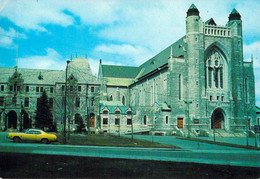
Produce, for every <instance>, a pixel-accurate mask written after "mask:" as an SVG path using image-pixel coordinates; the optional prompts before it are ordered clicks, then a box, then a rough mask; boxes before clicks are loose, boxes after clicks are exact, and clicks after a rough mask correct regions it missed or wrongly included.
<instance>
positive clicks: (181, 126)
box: [178, 118, 183, 128]
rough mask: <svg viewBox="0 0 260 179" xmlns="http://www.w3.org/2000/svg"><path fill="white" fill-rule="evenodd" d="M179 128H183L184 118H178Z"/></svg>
mask: <svg viewBox="0 0 260 179" xmlns="http://www.w3.org/2000/svg"><path fill="white" fill-rule="evenodd" d="M178 128H183V118H178Z"/></svg>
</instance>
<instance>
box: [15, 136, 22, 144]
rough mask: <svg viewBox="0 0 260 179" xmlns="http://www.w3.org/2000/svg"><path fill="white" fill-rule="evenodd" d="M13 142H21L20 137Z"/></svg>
mask: <svg viewBox="0 0 260 179" xmlns="http://www.w3.org/2000/svg"><path fill="white" fill-rule="evenodd" d="M13 140H14V142H15V143H18V142H20V141H21V139H20V137H14V138H13Z"/></svg>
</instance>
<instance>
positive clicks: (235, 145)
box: [177, 137, 260, 150]
mask: <svg viewBox="0 0 260 179" xmlns="http://www.w3.org/2000/svg"><path fill="white" fill-rule="evenodd" d="M177 139H182V140H191V141H197V142H203V143H208V144H216V145H223V146H228V147H236V148H243V149H251V150H260V148H259V147H255V146H251V145H249V146H245V145H239V144H231V143H226V142H217V141H216V142H214V141H210V140H205V139H197V138H187V137H177Z"/></svg>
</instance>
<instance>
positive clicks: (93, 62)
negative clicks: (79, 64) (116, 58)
mask: <svg viewBox="0 0 260 179" xmlns="http://www.w3.org/2000/svg"><path fill="white" fill-rule="evenodd" d="M88 62H89V65H90V68H91V70H92V72H93V75H96V76H97V75H98V70H99V63H100V60H96V59H93V58H88ZM103 62H104V64H106V65H123V64H122V63H115V62H113V61H102V63H103Z"/></svg>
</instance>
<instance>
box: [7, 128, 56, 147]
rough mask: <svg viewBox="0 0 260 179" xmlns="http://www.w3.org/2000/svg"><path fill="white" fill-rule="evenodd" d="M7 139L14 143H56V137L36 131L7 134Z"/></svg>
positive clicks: (29, 130)
mask: <svg viewBox="0 0 260 179" xmlns="http://www.w3.org/2000/svg"><path fill="white" fill-rule="evenodd" d="M8 138H9V139H12V140H13V141H14V142H16V143H17V142H21V141H36V142H41V143H43V144H48V143H51V142H54V141H57V136H56V135H54V134H48V133H46V132H44V131H42V130H38V129H28V130H26V131H25V132H24V133H9V134H8Z"/></svg>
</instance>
